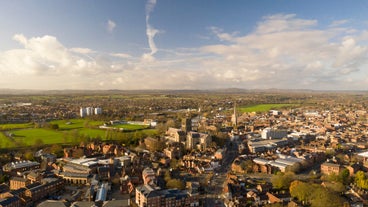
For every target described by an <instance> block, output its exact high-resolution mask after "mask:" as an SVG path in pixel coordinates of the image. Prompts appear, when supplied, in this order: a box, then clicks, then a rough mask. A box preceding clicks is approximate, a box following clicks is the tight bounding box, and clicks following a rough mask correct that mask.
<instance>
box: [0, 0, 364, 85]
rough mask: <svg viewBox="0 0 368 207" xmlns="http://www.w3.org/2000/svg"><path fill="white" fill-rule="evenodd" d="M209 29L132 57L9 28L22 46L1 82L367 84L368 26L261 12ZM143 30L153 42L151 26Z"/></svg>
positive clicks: (8, 60)
mask: <svg viewBox="0 0 368 207" xmlns="http://www.w3.org/2000/svg"><path fill="white" fill-rule="evenodd" d="M154 3H155V2H154ZM154 3H152V4H149V6H147V11H149V12H152V11H153V8H154V5H155V4H154ZM149 12H148V13H147V14H148V16H149ZM153 30H154V28H153ZM209 30H210V34H211V35H212V39H216V40H218V42H217V43H216V44H211V45H205V46H202V47H199V48H177V49H166V50H163V49H162V50H160V52H161V53H162V56H161V57H160V58H159V59H158V58H157V59H155V58H154V54H155V53H156V52H157V48H156V46H155V44H152V45H151V44H150V43H149V44H150V49H151V52H149V53H145V54H143V55H142V57H134V56H131V55H130V54H126V53H121V52H116V53H107V54H106V53H104V52H99V51H95V50H92V49H89V48H80V47H72V48H67V47H65V46H64V45H63V44H62V43H61V42H59V40H58V39H57V38H56V37H53V36H48V35H45V36H42V37H31V38H27V37H25V36H24V35H22V34H16V35H14V37H13V39H14V40H15V41H17V42H18V43H20V45H21V48H20V49H13V50H8V51H4V52H0V74H1V79H0V80H1V81H0V88H4V87H6V88H12V87H17V88H41V89H57V88H59V89H64V88H79V89H80V88H82V89H97V88H98V89H111V88H117V89H197V88H226V87H240V88H250V89H251V88H310V89H361V90H362V89H368V88H367V87H365V86H366V85H367V78H366V71H365V70H366V69H365V68H366V67H367V61H366V59H367V52H368V51H367V50H368V47H367V44H368V43H367V40H368V38H367V37H368V35H367V34H368V32H367V31H361V32H360V31H355V32H350V31H351V28H344V27H341V26H340V27H339V28H336V27H330V26H327V27H322V26H320V25H318V22H317V21H316V20H308V19H307V20H305V19H299V18H297V16H295V15H288V14H277V15H272V16H267V17H265V18H263V19H262V20H261V21H260V22H259V23H258V24H257V26H256V27H255V29H254V31H252V32H250V33H247V34H241V33H239V32H232V31H224V30H223V29H221V28H218V27H211V28H209ZM148 33H150V34H151V37H152V43H154V41H153V37H154V35H155V34H157V31H149V32H147V34H148ZM19 80H22V81H19Z"/></svg>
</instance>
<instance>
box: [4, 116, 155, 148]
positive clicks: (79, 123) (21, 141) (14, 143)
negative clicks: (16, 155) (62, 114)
mask: <svg viewBox="0 0 368 207" xmlns="http://www.w3.org/2000/svg"><path fill="white" fill-rule="evenodd" d="M103 123H104V122H102V121H90V120H84V119H71V120H57V121H51V122H49V124H57V125H58V129H51V128H35V125H34V124H31V123H28V124H0V148H14V147H26V146H37V145H42V144H47V145H50V144H71V143H79V142H80V141H82V140H86V139H94V138H99V139H101V140H120V141H122V140H123V141H125V142H127V143H128V142H135V141H137V140H138V139H139V138H140V136H145V135H148V136H149V135H154V134H156V133H157V131H156V130H155V129H148V128H147V126H144V125H137V124H132V125H130V124H122V125H121V126H120V125H119V126H118V127H122V128H124V129H126V132H124V131H123V132H120V131H113V130H108V129H107V130H106V129H99V128H98V126H101V125H103ZM137 130H138V131H137ZM135 131H137V132H139V133H136V132H135Z"/></svg>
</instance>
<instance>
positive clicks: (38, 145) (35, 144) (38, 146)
mask: <svg viewBox="0 0 368 207" xmlns="http://www.w3.org/2000/svg"><path fill="white" fill-rule="evenodd" d="M43 145H44V143H43V140H42V139H40V138H37V139H36V140H35V141H34V143H33V146H34V147H36V148H40V147H42V146H43Z"/></svg>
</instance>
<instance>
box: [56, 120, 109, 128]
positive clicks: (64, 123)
mask: <svg viewBox="0 0 368 207" xmlns="http://www.w3.org/2000/svg"><path fill="white" fill-rule="evenodd" d="M50 124H57V125H59V129H60V130H71V129H81V128H85V127H97V126H100V125H103V124H104V122H102V121H89V120H84V119H70V120H57V121H51V122H50Z"/></svg>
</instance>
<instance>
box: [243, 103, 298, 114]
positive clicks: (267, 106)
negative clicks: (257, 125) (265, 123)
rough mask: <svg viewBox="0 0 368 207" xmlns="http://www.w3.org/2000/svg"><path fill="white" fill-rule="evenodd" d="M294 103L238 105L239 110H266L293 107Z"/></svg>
mask: <svg viewBox="0 0 368 207" xmlns="http://www.w3.org/2000/svg"><path fill="white" fill-rule="evenodd" d="M295 106H296V105H295V104H258V105H253V106H246V107H240V108H239V111H240V112H243V113H244V112H266V111H269V110H277V109H285V108H292V107H295Z"/></svg>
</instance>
